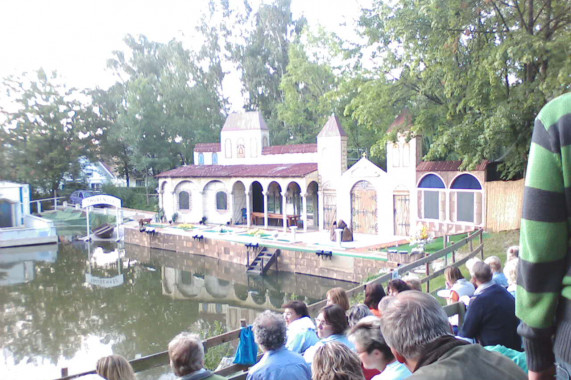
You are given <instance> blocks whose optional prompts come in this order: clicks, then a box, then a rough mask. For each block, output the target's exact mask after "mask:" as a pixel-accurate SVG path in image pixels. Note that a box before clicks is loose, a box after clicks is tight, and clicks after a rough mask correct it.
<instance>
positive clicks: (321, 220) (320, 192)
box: [313, 190, 339, 231]
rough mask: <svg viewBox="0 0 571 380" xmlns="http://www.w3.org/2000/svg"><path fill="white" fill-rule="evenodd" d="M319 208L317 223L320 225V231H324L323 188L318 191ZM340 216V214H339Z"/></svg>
mask: <svg viewBox="0 0 571 380" xmlns="http://www.w3.org/2000/svg"><path fill="white" fill-rule="evenodd" d="M317 205H318V207H317V209H318V210H319V212H318V215H317V217H318V219H317V220H318V222H317V225H318V226H319V231H323V228H324V227H323V217H324V215H323V190H318V191H317ZM313 207H315V205H313ZM338 216H339V215H338Z"/></svg>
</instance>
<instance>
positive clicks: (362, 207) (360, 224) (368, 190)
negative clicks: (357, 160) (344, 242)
mask: <svg viewBox="0 0 571 380" xmlns="http://www.w3.org/2000/svg"><path fill="white" fill-rule="evenodd" d="M351 227H352V230H353V232H354V233H364V234H377V233H378V222H377V191H376V189H375V187H374V186H373V185H372V184H371V183H370V182H368V181H359V182H357V183H356V184H355V185H354V186H353V188H352V189H351Z"/></svg>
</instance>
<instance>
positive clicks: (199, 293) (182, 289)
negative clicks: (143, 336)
mask: <svg viewBox="0 0 571 380" xmlns="http://www.w3.org/2000/svg"><path fill="white" fill-rule="evenodd" d="M161 277H162V284H163V294H164V295H168V296H170V297H172V298H175V299H193V300H196V301H200V302H203V303H213V304H232V305H239V306H242V307H246V308H250V309H258V310H268V309H269V310H279V309H280V308H281V305H282V304H283V303H284V302H285V300H286V299H287V298H286V294H285V293H280V292H277V291H269V290H252V289H251V288H248V287H247V285H242V284H238V283H232V282H228V281H226V280H221V279H219V278H217V277H215V276H211V275H205V276H199V275H196V274H193V273H191V272H187V271H184V270H180V269H174V268H169V267H163V268H162V272H161Z"/></svg>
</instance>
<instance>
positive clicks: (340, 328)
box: [319, 304, 349, 334]
mask: <svg viewBox="0 0 571 380" xmlns="http://www.w3.org/2000/svg"><path fill="white" fill-rule="evenodd" d="M321 313H323V318H324V319H325V322H327V324H329V325H331V328H332V330H333V334H343V333H344V332H345V330H347V328H348V327H349V322H348V321H347V316H346V315H345V310H343V308H342V307H341V306H339V305H337V304H331V305H327V306H325V307H324V308H322V309H321V310H319V314H321Z"/></svg>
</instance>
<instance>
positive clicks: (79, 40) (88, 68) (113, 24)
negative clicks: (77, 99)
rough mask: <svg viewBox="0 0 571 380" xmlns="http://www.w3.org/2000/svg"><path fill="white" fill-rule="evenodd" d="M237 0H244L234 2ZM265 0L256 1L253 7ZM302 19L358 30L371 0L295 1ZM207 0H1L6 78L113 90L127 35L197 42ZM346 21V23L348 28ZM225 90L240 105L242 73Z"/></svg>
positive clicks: (1, 71)
mask: <svg viewBox="0 0 571 380" xmlns="http://www.w3.org/2000/svg"><path fill="white" fill-rule="evenodd" d="M229 1H230V5H231V6H232V5H233V4H236V5H238V4H241V3H242V0H229ZM261 1H265V2H266V3H268V2H269V0H250V3H252V4H253V6H254V8H255V7H257V4H259V3H260V2H261ZM291 1H292V4H291V8H292V12H293V15H294V17H295V18H298V17H300V16H301V15H304V16H305V17H306V18H307V19H308V21H309V24H310V25H317V24H320V25H322V26H323V27H324V28H325V29H326V30H329V31H335V32H337V33H338V34H340V35H342V36H351V35H354V26H353V25H354V20H356V19H357V18H358V16H359V14H360V9H361V7H362V6H366V5H367V4H368V3H369V2H370V0H291ZM207 5H208V0H161V1H152V0H96V1H95V0H0V14H1V15H2V22H0V46H1V48H2V54H1V56H0V78H5V77H7V76H8V75H18V74H21V73H22V72H30V71H35V70H37V69H39V68H40V67H42V68H44V69H45V70H46V71H53V70H55V71H57V73H58V76H59V77H61V79H62V81H63V82H65V83H66V84H67V85H68V86H70V87H77V88H95V87H100V88H107V87H109V86H110V85H111V84H112V83H113V81H114V77H113V75H112V73H111V71H110V70H108V69H106V61H107V59H109V58H111V56H112V52H113V51H114V50H123V49H124V48H125V45H124V43H123V41H122V40H123V37H124V36H125V35H126V34H129V33H130V34H133V35H137V34H144V35H145V36H147V37H148V38H149V39H150V40H153V41H158V42H167V41H169V40H171V39H173V38H176V39H179V40H182V41H183V42H185V43H191V40H192V35H193V34H194V33H195V32H194V27H195V26H196V25H197V24H198V21H199V19H200V15H201V14H202V13H203V12H205V11H206V10H207ZM342 24H346V26H342ZM229 77H230V79H229V80H230V81H232V80H234V83H232V82H230V83H229V84H228V85H227V86H226V87H228V89H226V88H225V89H224V90H225V92H227V91H229V92H231V93H229V94H225V95H226V96H229V97H230V101H231V103H232V106H231V108H232V109H233V110H236V108H239V107H240V101H239V100H238V99H236V98H237V97H239V90H238V88H239V83H238V79H237V78H238V77H237V76H234V79H232V77H233V76H232V75H229Z"/></svg>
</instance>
